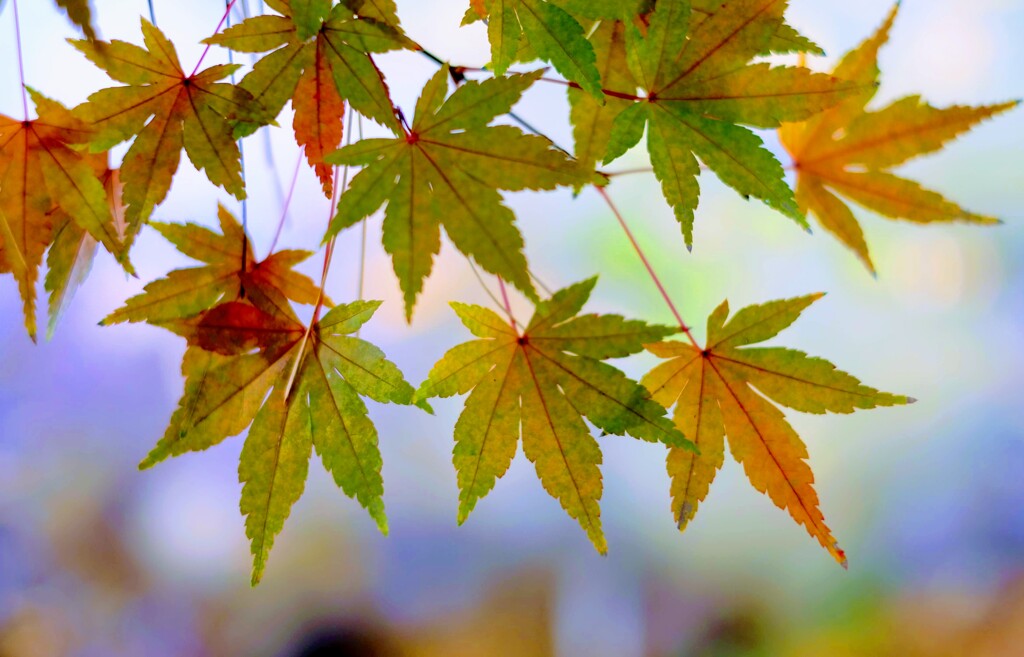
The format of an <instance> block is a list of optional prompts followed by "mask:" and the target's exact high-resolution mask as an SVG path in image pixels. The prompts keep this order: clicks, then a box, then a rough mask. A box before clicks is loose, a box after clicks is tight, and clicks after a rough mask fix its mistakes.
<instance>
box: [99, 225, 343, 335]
mask: <svg viewBox="0 0 1024 657" xmlns="http://www.w3.org/2000/svg"><path fill="white" fill-rule="evenodd" d="M218 217H219V219H220V227H221V234H219V235H218V234H217V233H215V232H213V231H212V230H210V229H208V228H204V227H203V226H200V225H198V224H193V223H188V224H165V223H159V222H152V223H151V224H150V225H151V226H152V227H153V228H155V229H156V230H157V232H159V233H160V234H161V235H162V236H163V237H164V238H166V239H167V240H168V241H169V242H171V243H172V244H174V246H175V247H177V249H178V250H179V251H181V252H182V253H184V254H185V255H187V256H189V257H190V258H194V259H196V260H199V261H201V262H203V263H205V264H204V265H203V266H201V267H190V268H187V269H176V270H174V271H172V272H170V273H169V274H167V276H166V277H164V278H161V279H158V280H155V281H153V282H152V283H149V284H148V285H146V287H145V290H144V291H143V292H142V293H141V294H138V295H136V296H133V297H132V298H130V299H128V301H127V302H125V305H124V307H122V308H119V309H118V310H115V311H114V312H112V313H111V314H110V315H108V316H107V317H106V318H105V319H104V320H103V321H102V322H101V324H103V325H110V324H117V323H121V322H148V323H150V324H154V325H157V326H165V327H166V328H171V329H173V326H174V325H173V322H174V321H175V320H181V319H187V318H190V317H195V316H196V315H199V314H200V313H202V312H204V311H206V310H209V309H211V308H213V307H214V306H216V305H218V304H219V303H222V302H224V301H231V300H235V299H241V298H250V299H255V300H257V301H260V300H263V299H265V298H268V297H269V299H268V300H267V301H266V303H265V305H272V306H274V307H275V308H276V309H277V311H281V310H282V308H283V307H284V306H286V304H287V302H280V301H277V297H283V298H284V299H289V300H291V301H295V302H298V303H304V304H311V305H312V304H315V303H316V302H317V299H318V295H319V289H318V288H317V286H316V285H314V283H313V281H311V280H310V279H309V278H308V277H307V276H305V275H303V274H299V273H298V272H295V271H293V270H292V267H294V266H295V265H297V264H299V263H300V262H302V261H304V260H306V259H307V258H309V256H311V255H313V254H312V253H311V252H309V251H297V250H284V251H278V252H276V253H273V254H271V255H269V256H267V257H266V258H265V259H264V260H262V261H258V260H256V256H255V254H254V253H253V251H252V241H251V240H250V239H249V238H248V236H247V235H246V234H245V231H244V230H243V229H242V225H241V224H240V223H238V220H237V219H236V218H235V217H234V216H233V215H232V214H231V213H230V212H228V211H227V209H225V208H224V206H219V208H218ZM325 302H326V303H327V304H330V300H329V299H325ZM169 323H170V324H169Z"/></svg>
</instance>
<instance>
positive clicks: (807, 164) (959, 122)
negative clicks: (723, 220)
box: [779, 5, 1020, 273]
mask: <svg viewBox="0 0 1024 657" xmlns="http://www.w3.org/2000/svg"><path fill="white" fill-rule="evenodd" d="M898 8H899V5H895V6H894V7H893V9H892V11H891V12H890V13H889V16H888V18H887V19H886V20H885V22H884V23H883V24H882V26H881V27H880V28H879V29H878V31H877V32H876V33H875V34H874V35H872V36H871V37H870V38H868V39H867V40H865V41H864V43H862V44H861V45H860V46H858V47H857V48H855V49H854V50H852V51H851V52H849V53H847V54H846V56H844V57H843V59H842V60H841V61H840V62H839V64H838V65H837V66H836V69H835V71H833V75H836V76H839V77H842V78H845V79H848V80H856V81H858V82H860V83H862V85H863V87H864V89H863V91H861V92H860V93H858V94H856V95H854V96H853V97H851V98H848V99H846V100H844V101H843V102H842V103H840V104H839V105H837V106H836V107H834V108H832V109H830V110H828V111H826V112H823V113H821V114H818V115H816V116H813V117H811V118H810V119H808V120H807V121H805V122H803V123H790V124H786V125H784V126H782V127H781V128H780V129H779V138H780V140H781V141H782V144H783V146H784V147H785V148H786V150H787V151H789V153H790V155H791V156H792V157H793V163H794V168H795V169H796V172H797V184H796V200H797V203H799V204H800V207H801V209H803V210H804V211H806V212H810V213H811V214H813V215H814V216H816V217H817V218H818V221H819V223H821V225H822V226H824V227H825V229H826V230H828V231H829V232H830V233H832V234H833V235H835V236H836V237H837V238H838V239H839V240H840V241H841V242H842V243H843V244H845V245H846V246H847V247H848V248H850V249H851V250H852V251H853V252H854V253H856V254H857V256H858V257H859V258H860V259H861V261H862V262H863V263H864V265H865V266H866V267H867V268H868V270H869V271H871V272H872V273H874V271H875V266H874V263H873V262H872V261H871V254H870V253H869V251H868V245H867V241H866V240H865V238H864V232H863V230H862V229H861V227H860V223H859V222H858V221H857V219H856V217H854V215H853V212H852V211H851V209H850V207H849V206H848V205H847V204H845V203H843V201H841V200H840V199H839V197H838V196H837V194H838V195H839V196H845V197H846V198H848V199H850V200H852V201H854V202H856V203H858V204H859V205H862V206H864V207H866V208H868V209H869V210H873V211H874V212H877V213H878V214H880V215H882V216H883V217H888V218H890V219H905V220H908V221H913V222H917V223H932V222H952V221H962V222H966V223H973V224H995V223H999V220H998V219H996V218H995V217H988V216H984V215H980V214H976V213H974V212H970V211H968V210H965V209H963V208H961V207H960V206H959V205H957V204H956V203H953V202H951V201H948V200H946V199H945V198H943V197H942V195H940V194H939V193H937V192H933V191H931V190H928V189H925V188H923V187H921V186H920V185H918V184H917V183H916V182H914V181H912V180H908V179H906V178H901V177H899V176H896V175H894V174H892V173H890V172H889V171H888V169H890V168H892V167H894V166H898V165H900V164H902V163H904V162H906V161H908V160H910V159H912V158H914V157H918V156H920V155H925V154H927V153H931V152H934V151H937V150H940V149H941V148H942V147H943V146H945V144H946V142H948V141H950V140H952V139H955V138H957V137H958V136H960V135H961V134H963V133H965V132H967V131H968V130H970V129H971V128H973V127H974V126H976V125H977V124H979V123H981V122H982V121H984V120H986V119H989V118H991V117H993V116H994V115H996V114H999V113H1001V112H1005V111H1008V110H1010V109H1013V108H1014V107H1017V106H1018V105H1019V104H1020V101H1012V102H1007V103H999V104H995V105H982V106H979V107H967V106H962V105H954V106H952V107H947V108H937V107H933V106H931V105H929V104H928V103H925V102H924V101H922V100H921V97H920V96H907V97H904V98H901V99H899V100H896V101H894V102H893V103H891V104H890V105H888V106H887V107H885V108H883V109H880V110H877V111H869V110H867V109H866V107H867V104H868V103H869V102H870V101H871V99H872V98H873V97H874V95H875V89H876V87H875V85H876V84H877V82H878V78H879V75H880V71H879V69H878V51H879V49H880V48H881V47H882V46H883V45H885V43H886V42H887V41H888V38H889V31H890V29H891V28H892V24H893V21H894V20H895V18H896V12H897V9H898Z"/></svg>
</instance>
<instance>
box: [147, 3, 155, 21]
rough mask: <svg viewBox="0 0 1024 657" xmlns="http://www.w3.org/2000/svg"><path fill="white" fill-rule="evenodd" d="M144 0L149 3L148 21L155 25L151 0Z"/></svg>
mask: <svg viewBox="0 0 1024 657" xmlns="http://www.w3.org/2000/svg"><path fill="white" fill-rule="evenodd" d="M146 2H147V3H148V4H149V22H150V23H152V24H153V27H156V11H155V10H154V9H153V0H146Z"/></svg>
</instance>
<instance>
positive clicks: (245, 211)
mask: <svg viewBox="0 0 1024 657" xmlns="http://www.w3.org/2000/svg"><path fill="white" fill-rule="evenodd" d="M231 2H233V0H230V1H229V0H224V7H225V13H224V17H225V18H226V19H227V20H226V26H227V27H228V28H230V27H231ZM217 31H220V28H219V27H218V28H217ZM234 63H235V56H234V51H232V50H230V49H229V50H228V64H234ZM197 67H198V65H197ZM193 75H194V73H193ZM231 84H232V85H233V84H235V72H234V71H232V72H231ZM238 162H239V164H240V165H241V167H242V171H241V176H242V187H243V188H246V187H248V185H247V184H246V179H245V145H244V144H243V143H242V140H241V139H239V140H238ZM242 235H243V238H242V239H243V240H244V241H248V239H249V201H248V198H243V199H242ZM271 252H273V249H271ZM248 253H249V249H248V244H245V245H244V247H243V249H242V271H245V268H246V266H247V263H246V262H245V258H246V255H247V254H248Z"/></svg>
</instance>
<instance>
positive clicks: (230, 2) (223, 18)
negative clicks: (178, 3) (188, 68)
mask: <svg viewBox="0 0 1024 657" xmlns="http://www.w3.org/2000/svg"><path fill="white" fill-rule="evenodd" d="M237 1H238V0H227V7H226V8H225V9H224V15H223V16H221V17H220V22H219V23H217V29H215V30H214V31H213V33H214V34H215V35H216V34H218V33H219V32H220V28H222V27H224V23H225V22H226V21H227V20H228V15H229V14H231V8H232V7H234V6H235V3H236V2H237ZM212 45H213V44H210V43H208V44H206V48H205V49H204V50H203V54H201V55H199V61H198V62H196V67H195V68H194V69H192V74H191V75H189V77H190V78H194V77H195V76H196V73H198V72H199V67H200V66H202V64H203V60H204V59H206V55H207V54H208V53H209V52H210V48H211V47H212Z"/></svg>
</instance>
